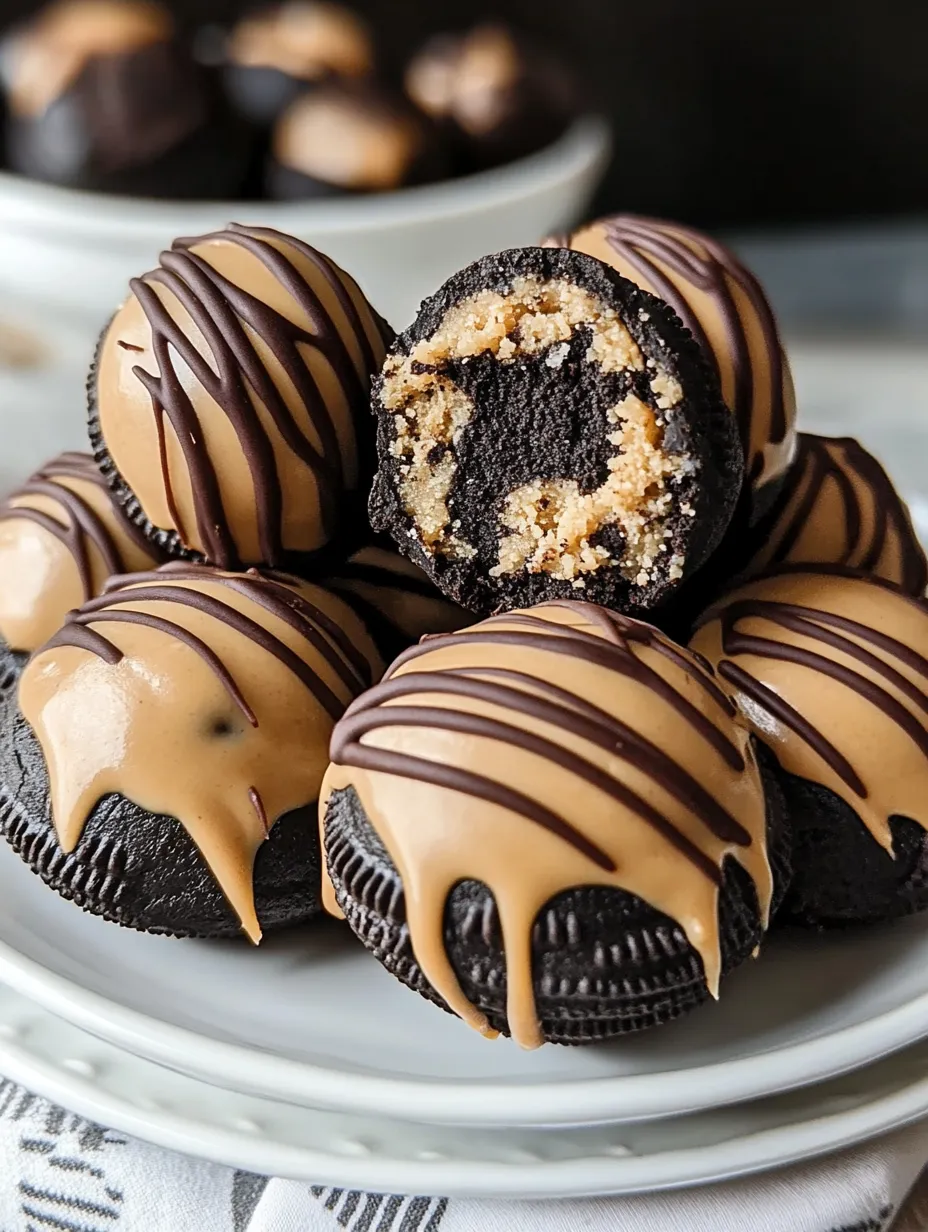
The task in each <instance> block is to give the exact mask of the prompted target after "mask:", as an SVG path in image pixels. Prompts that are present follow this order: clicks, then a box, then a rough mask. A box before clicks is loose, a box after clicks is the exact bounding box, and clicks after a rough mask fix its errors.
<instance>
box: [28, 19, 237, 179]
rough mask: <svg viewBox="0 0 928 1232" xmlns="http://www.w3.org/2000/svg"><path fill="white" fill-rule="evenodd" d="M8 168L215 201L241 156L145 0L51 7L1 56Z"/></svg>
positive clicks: (203, 82)
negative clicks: (3, 63) (5, 100)
mask: <svg viewBox="0 0 928 1232" xmlns="http://www.w3.org/2000/svg"><path fill="white" fill-rule="evenodd" d="M5 65H6V67H5V73H4V76H5V85H6V91H7V101H8V109H9V123H8V133H7V144H8V157H9V161H10V165H11V166H12V168H13V169H14V170H15V171H19V172H22V173H23V174H24V175H29V176H33V177H34V178H36V179H42V180H50V181H53V182H54V183H57V184H62V185H67V186H71V187H76V188H89V189H94V190H97V191H112V192H124V193H135V194H137V195H140V196H160V197H196V196H211V197H219V196H224V195H229V194H231V193H233V192H234V191H236V189H237V188H238V186H239V184H240V183H241V181H242V177H243V174H244V162H245V160H244V155H243V154H242V152H241V151H240V150H239V149H238V148H237V143H236V141H235V134H234V133H233V132H232V131H231V130H230V129H229V127H228V126H227V125H226V124H224V123H223V122H222V120H221V118H220V117H219V116H218V114H217V113H216V109H215V107H214V106H213V100H212V98H211V95H210V89H209V85H208V81H207V78H206V77H205V75H204V73H203V70H201V69H200V68H199V67H198V66H197V65H196V64H195V63H194V61H193V59H192V58H191V56H190V55H189V54H188V53H187V51H186V50H185V49H184V48H183V47H182V46H181V44H180V43H179V42H178V40H177V38H176V37H175V33H174V27H173V22H172V19H171V17H170V14H169V13H168V12H167V10H166V9H164V8H162V7H161V6H160V5H159V4H155V3H150V2H149V0H59V2H58V3H56V4H52V5H51V6H49V7H48V8H45V9H43V10H42V11H41V12H40V13H39V14H38V16H37V17H36V18H34V19H33V20H32V21H31V22H30V23H29V24H28V25H26V26H24V27H22V28H21V29H20V30H19V31H18V32H16V33H15V34H14V35H12V36H11V37H10V39H9V41H8V45H7V48H6V55H5Z"/></svg>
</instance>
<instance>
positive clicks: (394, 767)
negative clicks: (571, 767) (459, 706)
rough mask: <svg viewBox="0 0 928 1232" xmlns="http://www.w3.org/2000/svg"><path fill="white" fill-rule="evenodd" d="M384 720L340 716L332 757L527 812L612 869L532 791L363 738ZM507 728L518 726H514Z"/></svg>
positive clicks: (410, 714)
mask: <svg viewBox="0 0 928 1232" xmlns="http://www.w3.org/2000/svg"><path fill="white" fill-rule="evenodd" d="M387 709H388V710H389V711H395V713H394V714H392V715H391V716H390V718H389V719H388V720H386V722H387V723H389V724H391V725H393V726H396V727H433V728H434V727H440V728H441V729H442V730H444V731H459V732H464V733H468V734H472V735H476V734H478V733H477V732H475V731H473V730H472V725H471V723H470V720H471V719H476V718H477V716H475V715H462V714H454V713H453V712H452V711H448V710H438V709H430V708H427V707H409V708H406V707H388V708H387ZM383 725H384V722H383V720H382V717H381V715H380V714H379V713H378V712H371V711H362V712H360V713H356V714H353V715H351V716H350V717H348V718H346V719H344V720H342V722H341V723H339V725H338V727H337V728H336V729H335V732H334V733H333V736H332V745H331V749H330V752H331V756H332V760H333V761H334V762H335V763H336V764H337V765H340V766H355V767H357V768H358V769H360V770H372V771H375V772H377V773H379V774H390V775H394V776H399V777H403V778H410V779H415V780H417V781H419V782H423V783H429V784H431V785H432V786H434V787H441V788H445V789H447V790H449V791H456V792H460V793H461V794H463V795H468V796H474V797H476V798H477V799H480V800H486V801H487V802H488V803H490V804H497V805H499V806H500V807H501V808H505V809H508V810H509V811H510V812H512V813H515V814H517V815H518V816H520V817H525V818H526V819H527V820H528V821H534V822H535V823H536V824H537V825H540V826H541V827H542V828H543V829H545V830H549V831H550V832H551V833H552V834H556V835H557V836H558V838H560V839H563V841H564V842H565V843H569V844H570V845H571V847H574V848H576V850H577V851H581V852H583V854H584V855H585V856H587V857H588V858H589V859H590V860H592V861H593V863H594V864H597V865H598V866H599V867H600V868H602V869H605V870H606V871H607V872H615V864H614V862H613V861H612V859H611V857H610V856H609V855H608V853H607V852H605V851H603V850H602V849H601V848H600V847H598V846H597V845H596V844H595V843H593V842H591V840H590V839H588V838H587V837H586V835H585V834H582V833H581V832H580V831H579V830H577V829H576V828H575V827H574V826H572V825H571V824H570V822H569V821H567V820H565V818H563V817H561V816H560V815H559V814H557V813H554V812H552V811H551V809H549V808H547V807H546V806H545V805H543V804H541V803H540V802H539V801H537V800H533V799H532V798H531V797H530V796H526V795H524V794H523V793H522V792H519V791H516V790H514V789H513V788H511V787H507V786H506V785H505V784H503V783H498V782H497V781H496V780H495V779H490V778H486V777H485V776H484V775H482V774H475V773H473V772H472V771H469V770H462V769H460V768H459V767H457V766H446V765H442V764H440V763H438V762H433V761H429V760H428V759H427V758H425V757H415V756H412V755H411V754H408V753H397V752H394V751H393V750H391V749H380V748H377V747H376V746H375V745H370V744H362V743H361V737H362V736H364V735H366V734H367V733H368V732H369V731H374V730H376V729H377V728H378V727H382V726H383ZM499 726H502V727H505V726H506V725H505V724H500V725H499ZM511 730H513V731H516V729H511ZM517 734H518V733H517ZM542 743H545V742H542ZM713 867H714V866H713Z"/></svg>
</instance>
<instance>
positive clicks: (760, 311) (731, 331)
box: [605, 215, 788, 472]
mask: <svg viewBox="0 0 928 1232" xmlns="http://www.w3.org/2000/svg"><path fill="white" fill-rule="evenodd" d="M605 234H606V239H607V240H608V242H609V243H610V244H611V246H612V247H613V248H614V250H615V251H616V253H618V254H619V255H620V256H621V257H623V258H624V259H625V260H626V261H628V263H629V264H630V265H631V266H633V268H635V269H636V270H638V272H639V273H640V274H641V275H642V276H643V277H644V278H645V279H646V280H647V281H648V282H649V283H650V284H651V285H652V286H653V287H654V289H655V290H656V291H657V293H658V294H659V295H660V296H661V297H662V298H663V299H664V300H666V302H667V303H669V304H670V306H671V307H672V308H673V309H674V311H675V312H676V313H677V315H678V316H679V317H680V319H681V320H682V321H683V323H684V325H685V326H686V327H687V329H688V330H689V331H690V332H691V333H692V334H693V337H694V338H695V339H696V340H697V342H699V343H700V344H701V346H702V347H703V350H704V351H705V353H706V356H707V358H709V359H710V360H711V361H712V362H713V363H714V364H715V366H716V369H717V370H718V368H719V363H718V359H717V357H716V356H715V353H714V351H713V349H712V347H711V345H710V344H709V341H708V338H707V337H706V333H705V330H704V329H703V327H702V325H701V323H700V321H699V319H698V317H697V316H696V314H695V313H694V312H693V310H692V308H691V307H690V305H689V303H688V302H687V299H686V297H685V296H684V295H683V294H682V292H681V291H680V290H679V289H678V287H677V286H676V285H675V283H674V282H673V280H672V279H671V278H669V277H668V276H667V275H666V274H664V272H663V270H662V269H661V268H660V265H658V264H657V262H661V263H662V264H663V265H665V266H666V267H667V268H669V269H671V270H673V271H674V273H677V274H679V275H680V277H681V278H683V279H685V280H686V281H688V282H690V283H692V285H693V286H695V287H697V288H699V289H700V290H702V291H705V292H706V293H707V294H709V295H711V296H712V297H713V299H714V302H715V304H716V306H717V307H718V311H719V314H720V317H721V320H722V325H723V328H724V330H725V334H726V339H727V343H728V351H729V354H730V356H731V360H732V368H733V375H734V383H735V393H734V399H733V401H734V406H733V407H732V410H733V411H734V413H735V415H736V417H737V419H738V423H739V426H740V429H741V438H742V444H743V445H744V450H745V457H746V458H747V459H748V465H749V469H750V470H751V471H752V472H753V471H755V470H756V469H757V467H758V465H759V463H758V460H757V458H756V457H754V456H752V454H751V452H750V450H751V427H752V420H753V416H754V368H753V364H752V363H751V354H750V348H749V344H748V338H747V333H746V330H745V325H744V321H743V319H742V316H741V313H740V311H739V309H738V305H737V303H736V301H735V298H734V295H733V293H732V290H731V286H730V284H729V279H731V281H732V282H733V283H734V284H735V285H736V286H737V287H739V289H740V290H741V291H743V293H744V294H745V296H746V297H747V299H748V301H749V303H750V305H751V308H752V310H753V311H754V313H755V314H756V317H757V321H758V324H759V327H760V330H761V334H762V337H763V343H764V348H765V351H766V354H767V356H768V358H769V364H770V425H769V433H768V434H765V435H767V437H768V439H769V440H770V441H771V442H772V443H774V444H778V443H779V442H780V441H782V440H784V439H785V437H786V432H787V428H788V424H787V418H786V407H785V402H784V397H783V360H782V345H781V342H780V336H779V331H778V330H777V325H776V321H775V319H774V316H773V313H772V312H771V310H770V306H769V304H768V303H767V299H766V297H765V295H764V293H763V291H762V289H761V287H760V284H759V282H758V281H757V279H756V278H755V277H754V275H753V274H751V272H750V271H749V270H748V269H746V268H745V267H744V266H743V265H742V264H741V263H740V261H738V260H736V259H735V257H734V255H733V254H732V253H730V252H729V251H728V250H727V249H726V248H725V247H724V246H723V245H721V244H718V243H716V242H715V241H713V240H710V239H709V237H707V236H704V235H700V234H699V233H698V232H695V231H691V230H690V229H689V228H687V227H683V226H680V225H679V224H676V223H655V222H653V221H652V220H650V219H644V218H637V217H635V216H633V215H618V216H616V217H614V218H611V219H609V220H608V221H607V224H606V225H605ZM684 237H685V238H684ZM686 239H690V240H692V241H693V243H694V244H695V245H697V246H698V248H699V250H700V251H694V249H693V248H692V247H691V246H690V244H688V243H687V242H686ZM762 464H763V459H762V455H761V458H760V465H762Z"/></svg>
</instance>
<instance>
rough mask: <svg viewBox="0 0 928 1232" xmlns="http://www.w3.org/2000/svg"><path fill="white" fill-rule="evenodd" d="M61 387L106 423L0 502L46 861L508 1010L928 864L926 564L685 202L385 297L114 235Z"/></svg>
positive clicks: (640, 1025)
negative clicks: (434, 287)
mask: <svg viewBox="0 0 928 1232" xmlns="http://www.w3.org/2000/svg"><path fill="white" fill-rule="evenodd" d="M344 33H345V31H344V30H342V34H344ZM338 45H339V41H338V39H337V38H336V37H335V34H334V32H333V36H332V54H333V56H334V55H335V52H336V50H337V47H338ZM342 51H343V52H344V51H345V48H344V47H342ZM448 56H450V60H451V62H455V63H456V61H455V60H454V57H453V56H451V55H450V53H448ZM446 58H447V57H446ZM358 62H360V60H358ZM446 67H447V65H446ZM88 395H89V400H88V405H89V432H90V441H91V446H92V449H93V454H92V456H91V455H80V454H77V455H75V454H66V455H64V456H62V457H61V458H59V459H57V460H56V461H55V462H52V463H49V464H48V465H47V466H46V467H44V468H43V469H42V470H41V471H40V472H38V473H37V474H36V475H35V476H33V478H32V479H30V480H29V481H28V482H27V483H25V484H24V485H23V487H22V488H21V489H19V490H18V491H17V492H15V493H13V494H12V495H11V496H10V497H9V498H8V500H7V502H6V504H5V505H4V506H3V507H2V508H0V635H2V638H3V639H4V647H3V651H2V655H0V826H2V829H3V833H4V834H5V836H6V837H7V839H8V841H9V842H10V843H11V844H12V846H13V847H14V848H15V849H16V850H17V851H18V852H19V853H20V854H21V855H22V857H23V859H24V860H25V861H26V862H27V863H28V864H29V865H30V866H31V867H32V868H33V870H34V871H35V872H37V873H38V874H39V875H40V876H41V877H42V878H43V879H44V880H45V881H46V882H47V883H48V884H49V885H50V886H51V887H53V888H54V889H55V890H57V891H58V893H59V894H61V895H63V896H64V897H66V898H70V899H73V900H74V901H75V902H77V903H78V904H79V905H80V906H82V907H83V908H85V909H86V910H89V911H93V912H96V913H97V914H100V915H103V916H105V917H106V918H107V919H110V920H113V921H116V922H117V923H120V924H123V925H127V926H130V927H133V928H138V929H144V930H148V931H152V932H160V933H168V934H173V935H177V936H193V937H217V936H229V935H235V934H237V933H240V932H244V933H245V935H246V936H247V937H248V938H250V939H251V940H252V941H253V942H257V941H259V940H260V938H261V935H262V932H263V931H265V930H267V929H270V928H277V927H282V926H285V925H289V924H295V923H299V922H303V921H306V920H309V919H312V918H313V917H315V916H318V915H319V914H320V913H321V912H322V911H323V910H327V911H328V912H329V913H331V914H333V915H336V916H342V917H344V919H345V920H346V921H347V925H348V927H349V928H350V929H351V930H352V931H353V932H354V933H355V934H356V935H357V936H358V938H359V939H360V940H361V942H362V943H363V944H364V945H365V946H366V947H367V949H368V950H369V951H370V952H371V954H372V955H373V956H374V957H375V958H376V959H377V960H378V961H379V962H380V963H382V964H383V965H384V966H385V967H386V968H387V970H388V971H390V972H391V973H392V974H393V975H395V976H396V977H397V978H398V979H399V980H400V981H402V982H403V983H404V984H406V985H407V986H408V987H409V988H411V989H413V990H415V991H417V992H418V993H420V994H421V995H422V996H423V997H425V998H426V999H427V1000H429V1001H432V1002H434V1003H435V1004H436V1005H439V1006H441V1007H442V1008H444V1009H446V1010H449V1011H451V1012H452V1013H455V1014H457V1015H458V1016H459V1017H460V1018H462V1019H463V1020H464V1021H465V1022H466V1023H468V1024H469V1025H470V1026H472V1027H474V1028H475V1029H477V1030H479V1031H481V1032H483V1033H484V1034H486V1035H495V1034H499V1033H502V1034H507V1035H511V1036H512V1037H513V1038H514V1039H515V1040H516V1041H517V1042H518V1043H519V1044H521V1045H522V1046H523V1047H526V1048H531V1047H537V1046H538V1045H539V1044H541V1043H542V1042H544V1041H552V1042H558V1043H565V1044H581V1043H589V1042H595V1041H597V1040H604V1039H608V1038H611V1037H613V1036H616V1035H619V1034H622V1033H625V1032H629V1031H637V1030H642V1029H646V1028H651V1027H654V1026H657V1025H660V1024H662V1023H665V1022H668V1021H670V1020H672V1019H674V1018H677V1017H679V1016H681V1015H683V1014H686V1013H687V1012H689V1011H690V1010H692V1009H693V1008H695V1007H696V1006H698V1005H699V1004H701V1003H703V1002H705V1001H706V1000H708V999H709V998H710V997H718V996H719V995H720V992H721V994H722V996H723V997H724V981H725V977H726V976H727V975H728V973H729V972H731V971H732V970H733V969H734V968H735V967H737V966H738V965H739V964H741V963H743V962H745V961H746V960H747V959H748V958H749V957H751V956H752V955H754V954H756V953H757V952H758V948H759V947H760V946H761V945H762V942H763V940H764V937H765V935H766V933H767V931H768V930H769V929H770V927H771V926H773V925H774V924H775V923H776V922H777V921H785V922H788V923H793V924H798V925H800V926H805V927H810V928H813V929H818V928H823V927H828V926H844V925H849V924H856V925H861V924H868V923H873V922H878V921H885V920H891V919H894V918H898V917H900V916H904V915H907V914H910V913H912V912H915V911H920V910H922V909H924V908H925V907H928V843H926V829H928V813H926V805H925V801H926V800H928V792H926V790H925V788H926V781H928V605H926V601H925V598H924V592H925V586H926V580H928V563H926V559H925V555H924V553H923V552H922V549H921V547H920V545H919V543H918V540H917V538H916V536H915V533H914V530H913V527H912V523H911V520H910V518H909V514H908V511H907V510H906V507H905V505H904V503H903V502H902V500H901V499H900V497H899V496H898V494H897V493H896V492H895V490H894V489H893V486H892V483H891V482H890V480H889V478H888V477H887V475H886V473H885V472H884V471H883V469H882V467H881V466H880V465H879V463H878V462H877V461H876V460H875V459H874V458H873V457H871V456H870V454H868V453H867V452H866V451H865V450H864V449H863V448H862V447H861V446H860V445H859V444H857V443H856V442H855V441H852V440H848V439H843V438H842V439H830V438H826V437H821V436H812V435H809V434H802V433H798V432H797V428H796V413H795V411H796V408H795V397H794V394H793V388H792V382H791V379H790V375H789V366H788V362H787V359H786V356H785V354H784V352H783V347H782V343H781V340H780V337H779V334H778V331H777V326H776V322H775V320H774V317H773V314H772V312H771V309H770V306H769V304H768V303H767V300H766V298H765V296H764V294H763V291H762V289H761V288H760V286H759V285H758V283H757V281H756V279H755V278H754V277H753V276H752V275H751V273H750V272H749V271H748V270H746V269H745V268H744V267H743V266H742V265H741V264H740V263H739V262H738V261H737V259H736V258H735V257H734V255H733V254H732V253H730V252H728V251H727V250H726V249H724V248H723V247H722V246H721V245H719V244H718V243H717V242H715V241H714V240H712V239H711V238H710V237H708V236H706V235H702V234H700V233H698V232H695V231H692V230H690V229H688V228H686V227H683V226H681V225H677V224H672V223H666V222H657V221H654V220H650V219H643V218H632V217H626V216H617V217H613V218H608V219H604V220H601V221H599V222H596V223H592V224H590V225H588V226H586V227H584V228H582V229H581V230H579V231H578V232H576V233H575V234H573V235H565V236H560V237H557V238H553V239H550V240H548V241H545V243H544V244H542V245H539V246H536V247H531V248H524V249H517V250H512V251H509V252H504V253H499V254H496V255H494V256H488V257H485V258H483V259H481V260H479V261H477V262H475V263H474V264H473V265H471V266H469V267H468V268H467V269H465V270H462V271H461V272H460V273H458V274H457V275H455V276H454V277H453V278H451V279H450V280H449V281H448V282H447V283H446V284H445V286H443V287H441V288H440V289H439V290H438V291H437V292H436V293H435V295H434V296H432V297H431V298H430V299H428V300H426V301H425V303H424V304H423V305H422V307H421V310H420V312H419V315H418V317H417V318H416V320H415V322H414V323H413V324H412V325H411V326H410V327H409V328H408V329H407V330H406V331H405V332H404V333H402V334H400V335H399V336H398V337H396V336H394V334H393V332H392V330H391V329H390V328H389V326H387V325H386V323H385V322H384V321H383V320H382V319H381V318H380V317H379V316H378V314H377V313H376V311H375V309H374V308H373V307H372V306H371V305H370V304H369V303H368V302H367V300H366V299H365V297H364V295H363V293H362V291H361V290H360V289H359V287H358V286H357V285H356V283H355V282H354V281H353V279H352V278H351V277H350V275H349V274H348V273H346V272H345V271H344V270H341V269H340V268H339V267H338V266H336V265H335V264H334V262H332V261H331V260H329V259H328V258H327V257H326V256H324V255H323V254H322V253H319V252H317V251H316V250H315V249H313V248H311V247H310V246H309V245H307V244H306V243H304V242H302V241H300V240H298V239H295V238H294V237H292V236H286V235H282V234H280V233H279V232H276V231H271V230H269V229H266V228H260V227H242V226H236V225H230V226H229V227H228V228H227V229H226V230H224V231H221V232H218V233H215V234H213V235H207V236H200V237H198V238H194V239H179V240H176V241H175V243H174V245H173V246H172V248H171V249H170V250H169V251H167V252H164V253H162V255H161V258H160V262H159V265H158V267H157V268H156V269H155V270H152V271H150V272H149V273H147V274H143V275H142V276H141V277H139V278H137V279H134V280H133V282H132V284H131V287H130V295H129V297H128V298H127V300H126V301H125V303H123V305H122V306H121V307H119V308H118V309H117V311H116V313H115V315H114V316H113V318H112V319H111V321H110V323H109V325H108V326H107V327H106V329H105V330H104V332H103V334H102V336H101V339H100V343H99V346H98V348H97V353H96V356H95V358H94V362H93V365H92V368H91V372H90V378H89V381H88ZM397 549H398V550H397ZM30 656H31V657H30ZM391 659H392V663H391V664H390V666H388V667H386V668H385V664H386V663H387V662H389V661H390V660H391Z"/></svg>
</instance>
